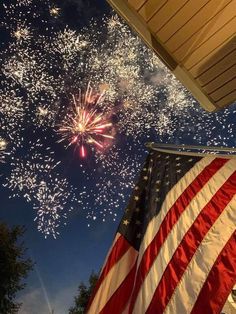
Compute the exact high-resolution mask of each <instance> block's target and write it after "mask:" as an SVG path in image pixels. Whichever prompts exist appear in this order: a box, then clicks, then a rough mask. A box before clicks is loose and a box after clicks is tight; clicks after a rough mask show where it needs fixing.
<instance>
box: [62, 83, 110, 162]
mask: <svg viewBox="0 0 236 314" xmlns="http://www.w3.org/2000/svg"><path fill="white" fill-rule="evenodd" d="M103 98H104V94H103V93H102V94H100V95H99V96H97V95H94V93H93V89H92V87H91V85H90V84H88V86H87V90H86V92H85V94H84V95H83V94H82V93H81V91H80V93H79V96H78V97H76V96H74V95H73V104H74V108H73V111H72V113H71V112H70V113H69V114H68V115H67V116H66V118H65V121H64V122H63V124H62V126H61V127H60V128H59V133H60V134H61V137H62V138H61V140H59V142H60V141H64V140H67V141H68V142H69V144H68V146H70V145H73V144H75V145H76V146H78V147H79V150H80V155H81V157H85V156H86V147H85V146H86V145H95V146H97V147H98V148H100V149H102V148H104V139H110V140H112V139H113V138H114V137H113V135H111V134H110V132H111V128H112V123H111V122H109V120H108V119H107V118H106V116H105V115H104V113H103V112H99V107H100V108H101V106H100V105H101V103H102V101H103Z"/></svg>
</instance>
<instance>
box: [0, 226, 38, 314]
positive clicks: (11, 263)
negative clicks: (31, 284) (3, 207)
mask: <svg viewBox="0 0 236 314" xmlns="http://www.w3.org/2000/svg"><path fill="white" fill-rule="evenodd" d="M24 232H25V228H24V227H22V226H15V227H13V228H9V227H8V226H7V225H6V224H5V223H2V222H0V313H1V314H14V313H17V312H18V310H19V308H20V303H17V302H15V297H16V293H17V292H18V291H20V290H22V289H23V288H24V286H25V284H24V283H22V279H23V278H25V277H26V275H27V274H28V272H29V271H30V270H31V269H32V267H33V263H32V261H31V259H29V258H28V259H25V257H24V255H25V250H26V249H25V248H24V242H20V238H21V237H22V235H23V234H24Z"/></svg>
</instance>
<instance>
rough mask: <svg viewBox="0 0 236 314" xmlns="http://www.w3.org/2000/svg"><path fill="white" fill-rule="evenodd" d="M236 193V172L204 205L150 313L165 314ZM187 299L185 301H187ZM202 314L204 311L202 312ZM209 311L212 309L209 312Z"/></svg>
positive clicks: (158, 290)
mask: <svg viewBox="0 0 236 314" xmlns="http://www.w3.org/2000/svg"><path fill="white" fill-rule="evenodd" d="M235 193H236V172H234V174H233V175H231V176H230V178H229V179H228V180H227V181H226V182H225V183H224V184H223V185H222V187H221V188H220V190H218V191H217V193H216V194H215V195H214V196H213V198H212V199H211V200H210V202H209V203H208V204H207V205H206V206H205V207H204V208H203V210H202V211H201V213H200V214H199V215H198V217H197V219H196V220H195V221H194V223H193V225H192V226H191V228H190V229H189V231H188V232H187V233H186V235H185V236H184V238H183V240H182V241H181V243H180V245H179V247H178V248H177V250H176V251H175V254H174V255H173V257H172V259H171V261H170V263H169V264H168V266H167V268H166V270H165V272H164V274H163V277H162V279H161V281H160V283H159V285H158V287H157V289H156V291H155V293H154V295H153V298H152V301H151V303H150V305H149V307H148V310H147V312H146V314H151V313H156V314H158V313H160V314H161V313H163V312H164V309H165V307H166V305H167V304H168V302H169V300H170V298H171V296H172V294H173V292H174V290H175V288H176V286H177V285H178V282H179V280H180V279H181V277H182V275H183V273H184V272H185V270H186V267H187V266H188V264H189V262H190V261H191V259H192V257H193V255H194V253H195V252H196V250H197V248H198V246H199V244H200V243H201V241H202V240H203V239H204V237H205V235H206V234H207V232H208V231H209V229H210V228H211V227H212V225H213V224H214V223H215V221H216V220H217V218H218V217H219V216H220V214H221V213H222V212H223V211H224V209H225V207H226V206H227V205H228V203H229V202H230V201H231V199H232V198H233V197H234V195H235ZM183 301H184V300H183ZM199 313H200V312H199ZM206 313H208V312H206Z"/></svg>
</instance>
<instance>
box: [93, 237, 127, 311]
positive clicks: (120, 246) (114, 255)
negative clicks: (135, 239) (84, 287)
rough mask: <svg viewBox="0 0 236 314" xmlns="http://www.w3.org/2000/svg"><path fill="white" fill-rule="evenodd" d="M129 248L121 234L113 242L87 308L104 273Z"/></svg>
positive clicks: (106, 272)
mask: <svg viewBox="0 0 236 314" xmlns="http://www.w3.org/2000/svg"><path fill="white" fill-rule="evenodd" d="M129 248H130V244H129V242H128V241H127V240H126V239H125V238H124V237H123V236H120V237H119V238H118V239H117V240H116V242H115V244H114V246H113V248H112V249H111V252H110V254H109V256H108V258H107V260H106V264H105V266H104V268H103V270H102V273H101V275H100V277H99V279H98V282H97V284H96V286H95V289H94V291H93V294H92V297H91V298H90V300H89V303H88V307H87V309H89V307H90V305H91V304H92V302H93V299H94V297H95V295H96V293H97V291H98V289H99V288H100V286H101V284H102V282H103V280H104V278H105V277H106V275H107V274H108V273H109V271H110V270H111V268H112V267H113V266H114V265H115V264H116V263H117V262H118V261H119V260H120V259H121V257H122V256H123V255H124V254H125V253H126V252H127V251H128V249H129Z"/></svg>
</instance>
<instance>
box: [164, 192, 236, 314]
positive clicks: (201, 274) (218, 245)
mask: <svg viewBox="0 0 236 314" xmlns="http://www.w3.org/2000/svg"><path fill="white" fill-rule="evenodd" d="M235 208H236V197H234V198H233V199H232V200H231V202H230V203H229V204H228V206H227V207H226V208H225V210H224V211H223V212H222V213H221V215H220V217H219V218H218V219H217V220H216V222H215V224H214V225H213V226H212V227H211V229H210V230H209V232H208V233H207V234H206V236H205V238H204V239H203V241H202V242H201V244H200V246H199V247H198V249H197V251H196V253H195V255H194V256H193V258H192V260H191V262H190V263H189V265H188V267H187V269H186V271H185V272H184V274H183V276H182V278H181V280H180V282H179V284H178V286H177V288H176V289H175V292H174V294H173V295H172V298H171V299H170V301H169V303H168V305H167V307H166V309H165V311H164V313H166V314H173V313H181V314H189V313H190V312H191V310H192V309H193V306H194V304H195V302H196V300H197V297H198V295H199V293H200V291H201V289H202V286H203V284H204V282H205V281H206V279H207V276H208V274H209V272H210V270H211V268H212V266H213V264H214V262H215V261H216V259H217V257H218V256H219V254H220V252H221V250H222V249H223V248H224V246H225V245H226V243H227V241H228V240H229V239H230V237H231V236H232V234H233V233H234V231H235V229H236V225H235V221H236V210H235ZM222 230H223V232H222Z"/></svg>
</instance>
